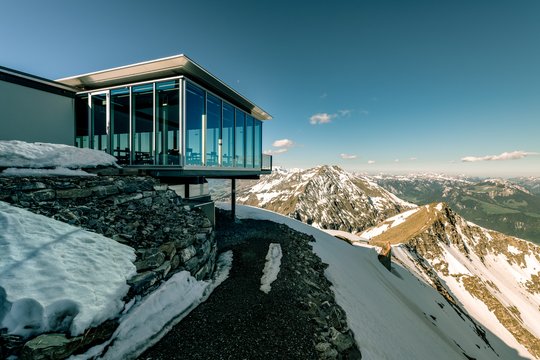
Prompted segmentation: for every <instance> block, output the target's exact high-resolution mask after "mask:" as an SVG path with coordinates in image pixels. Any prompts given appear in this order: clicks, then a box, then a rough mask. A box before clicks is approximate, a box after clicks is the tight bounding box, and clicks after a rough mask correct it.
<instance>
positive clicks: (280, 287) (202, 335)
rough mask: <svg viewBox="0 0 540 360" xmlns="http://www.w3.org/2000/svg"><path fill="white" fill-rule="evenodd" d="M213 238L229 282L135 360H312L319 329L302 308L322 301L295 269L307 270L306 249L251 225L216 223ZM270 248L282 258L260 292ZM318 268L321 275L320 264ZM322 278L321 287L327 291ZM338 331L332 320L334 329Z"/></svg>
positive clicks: (272, 229)
mask: <svg viewBox="0 0 540 360" xmlns="http://www.w3.org/2000/svg"><path fill="white" fill-rule="evenodd" d="M296 234H297V233H296ZM216 236H217V239H218V245H219V247H220V251H225V250H228V249H232V250H233V267H232V269H231V272H230V275H229V278H228V279H227V280H226V281H225V282H223V283H222V284H221V285H220V286H219V287H218V288H217V289H216V290H214V292H213V293H212V295H211V296H210V297H209V299H208V300H207V301H206V302H204V303H202V304H201V305H199V306H198V307H197V308H196V309H195V310H194V311H193V312H192V313H191V314H189V315H188V316H187V317H186V318H185V319H184V320H182V322H180V323H179V324H178V325H177V326H176V327H175V328H174V329H173V330H171V332H169V333H168V334H167V335H166V336H165V337H164V338H163V339H162V340H161V341H160V342H159V343H157V344H156V345H155V346H154V347H152V348H150V349H149V350H147V351H146V352H145V353H143V354H142V355H141V356H140V357H139V359H141V360H158V359H163V360H165V359H317V358H320V357H321V356H320V355H321V349H319V350H316V345H315V344H317V339H320V338H321V337H320V336H319V335H318V333H320V332H321V326H320V324H318V323H317V321H313V320H314V319H313V316H312V313H310V312H309V311H308V310H309V308H310V304H313V305H314V307H315V306H316V307H318V306H319V305H320V304H319V303H320V302H322V300H324V299H320V300H316V299H315V297H314V294H313V291H311V290H310V287H309V286H307V285H306V284H305V282H303V281H302V277H303V271H299V268H301V267H306V266H302V265H301V264H302V263H306V264H312V260H309V261H308V260H306V256H305V254H306V251H307V252H309V253H311V250H310V246H309V245H308V240H307V239H304V241H300V240H299V239H298V238H297V236H295V233H294V232H293V231H292V230H290V229H289V228H287V227H285V226H282V225H277V224H275V223H271V222H267V221H255V220H245V221H242V222H241V223H235V224H233V223H227V222H224V221H223V220H221V221H219V220H218V228H217V230H216ZM270 243H280V244H281V247H282V251H283V258H282V260H281V271H280V272H279V275H278V277H277V280H276V281H274V282H273V283H272V285H271V291H270V292H269V293H268V294H265V293H263V292H262V291H260V281H261V276H262V271H263V268H264V264H265V256H266V254H267V252H268V247H269V245H270ZM319 263H320V261H319ZM319 267H321V268H320V269H318V270H319V272H320V273H321V274H322V271H323V269H324V267H323V264H320V265H319ZM304 271H306V272H309V273H311V274H312V276H314V275H313V274H314V273H317V271H316V270H313V269H312V270H309V269H304ZM317 277H321V275H317ZM322 277H323V279H320V280H321V282H322V283H323V284H326V285H329V283H327V280H326V279H325V278H324V276H322ZM312 285H313V286H315V287H318V285H316V284H314V283H312ZM328 291H329V290H328ZM321 296H327V297H328V294H326V293H324V292H323V295H321ZM332 297H333V296H332ZM319 323H320V321H319ZM341 323H343V320H342V321H341ZM342 325H343V324H341V325H339V321H338V325H337V326H342ZM334 352H335V350H334ZM349 353H350V354H352V355H354V356H348V355H345V356H343V358H354V359H355V358H360V353H359V352H358V350H357V349H356V347H355V346H354V348H353V349H352V352H351V351H350V350H349ZM339 357H342V356H341V355H340V356H339Z"/></svg>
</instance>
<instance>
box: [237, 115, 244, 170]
mask: <svg viewBox="0 0 540 360" xmlns="http://www.w3.org/2000/svg"><path fill="white" fill-rule="evenodd" d="M245 123H246V115H245V114H244V113H243V112H242V111H240V110H238V109H236V137H235V138H236V151H235V164H234V165H235V166H238V167H244V166H245V163H244V161H245V158H244V154H245V152H244V145H245V140H244V135H245V128H246V124H245Z"/></svg>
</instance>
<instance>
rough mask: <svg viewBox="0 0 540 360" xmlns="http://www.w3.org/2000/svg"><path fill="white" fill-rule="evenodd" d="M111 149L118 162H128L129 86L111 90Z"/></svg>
mask: <svg viewBox="0 0 540 360" xmlns="http://www.w3.org/2000/svg"><path fill="white" fill-rule="evenodd" d="M111 129H112V133H111V149H112V155H114V156H115V157H116V159H117V160H118V163H119V164H123V165H125V164H129V158H130V151H129V88H121V89H115V90H111Z"/></svg>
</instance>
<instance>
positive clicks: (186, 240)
mask: <svg viewBox="0 0 540 360" xmlns="http://www.w3.org/2000/svg"><path fill="white" fill-rule="evenodd" d="M0 201H5V202H7V203H10V204H13V205H15V206H19V207H23V208H26V209H28V210H30V211H32V212H34V213H37V214H42V215H45V216H47V217H51V218H54V219H56V220H59V221H63V222H66V223H69V224H72V225H75V226H79V227H82V228H84V229H86V230H89V231H93V232H96V233H99V234H102V235H104V236H106V237H109V238H112V239H114V240H116V241H118V242H121V243H123V244H126V245H129V246H131V247H133V248H134V249H135V251H136V255H137V260H136V262H135V266H136V267H137V275H136V276H134V277H133V278H132V279H131V280H130V281H129V285H130V290H129V293H128V295H127V296H126V298H125V299H124V300H125V301H126V302H128V301H130V300H131V299H132V298H134V297H136V296H144V295H146V294H148V293H149V292H151V291H153V290H154V289H155V288H157V287H158V286H159V284H160V283H161V281H163V280H167V279H168V278H170V277H171V276H172V275H173V274H174V273H176V272H179V271H182V270H187V271H189V272H190V273H191V274H192V275H193V276H194V277H195V278H197V279H198V280H201V279H205V278H208V277H209V276H211V275H212V273H213V270H214V267H215V261H216V257H217V246H216V241H215V237H214V232H213V228H212V225H211V223H210V221H209V220H208V218H206V216H204V214H203V213H202V212H201V211H200V210H198V209H191V208H190V207H189V206H185V205H183V204H182V199H181V198H180V197H179V196H177V195H176V193H175V192H174V191H172V190H170V189H168V187H167V185H162V184H160V183H159V181H157V180H156V179H153V178H151V177H142V176H97V177H36V178H31V177H29V178H15V177H0ZM108 325H110V324H108ZM106 328H107V329H108V332H110V334H109V335H108V336H110V335H111V334H112V332H113V331H114V329H115V328H116V327H115V326H107V327H106ZM90 331H95V332H99V333H100V338H103V337H105V338H106V334H105V335H103V334H101V332H102V331H103V329H101V328H99V327H98V328H96V329H91V330H90ZM53 335H54V336H53V337H54V341H55V342H59V341H58V337H59V336H60V337H64V338H65V339H66V340H65V341H63V342H66V341H67V340H69V337H67V338H66V337H65V335H62V334H53ZM42 336H49V335H42ZM36 340H40V341H38V343H39V344H43V339H37V338H36ZM20 342H21V339H15V338H13V336H10V335H7V334H6V333H5V329H4V331H2V329H0V357H3V356H7V355H8V354H11V353H18V354H20V351H21V348H20V346H13V344H18V343H20ZM34 342H35V341H34ZM60 342H62V341H60ZM67 342H69V346H70V353H73V352H74V351H78V350H81V347H88V346H89V344H84V343H82V342H76V343H77V344H79V343H80V344H82V345H78V346H74V344H73V343H74V342H73V341H67ZM23 343H24V342H23ZM29 343H30V345H31V343H32V341H30V342H29ZM72 347H75V348H74V349H71V348H72ZM8 349H9V351H8ZM71 350H72V351H71ZM40 351H41V352H43V351H44V350H43V349H41V350H40ZM22 354H23V358H25V357H26V358H32V357H33V356H36V354H35V353H34V354H32V353H30V352H29V350H28V346H26V347H25V349H24V351H23V352H22ZM26 355H27V356H26ZM67 356H69V354H68V355H67ZM55 358H62V357H55Z"/></svg>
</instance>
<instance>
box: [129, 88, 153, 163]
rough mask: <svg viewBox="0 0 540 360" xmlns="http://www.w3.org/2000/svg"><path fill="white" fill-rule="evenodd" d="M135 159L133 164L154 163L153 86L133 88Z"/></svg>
mask: <svg viewBox="0 0 540 360" xmlns="http://www.w3.org/2000/svg"><path fill="white" fill-rule="evenodd" d="M132 101H133V115H132V116H133V125H134V126H133V155H132V156H133V158H132V163H133V164H135V165H140V164H153V163H154V154H153V149H154V141H153V134H154V92H153V85H152V84H147V85H142V86H135V87H133V94H132Z"/></svg>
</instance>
